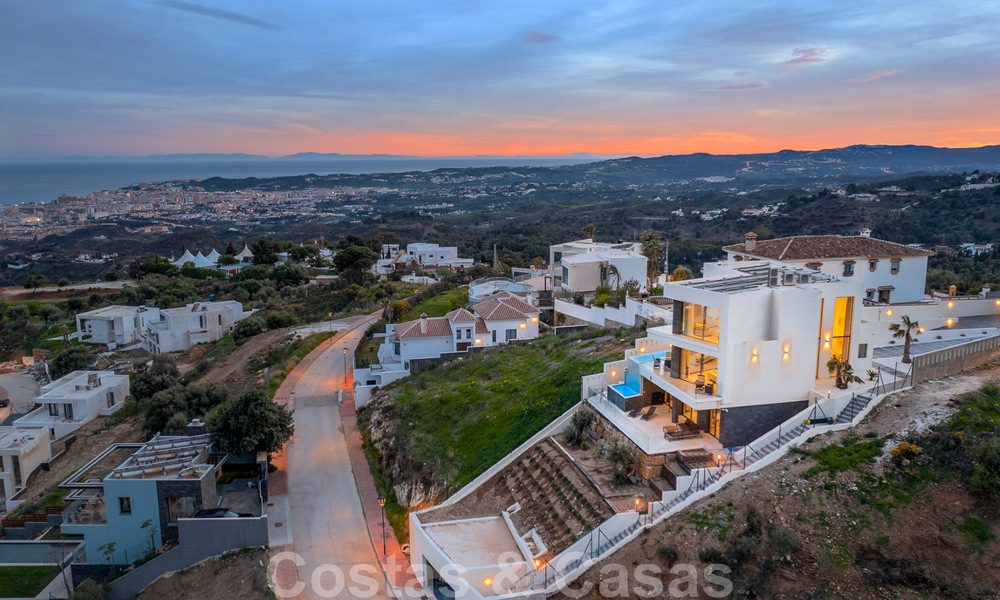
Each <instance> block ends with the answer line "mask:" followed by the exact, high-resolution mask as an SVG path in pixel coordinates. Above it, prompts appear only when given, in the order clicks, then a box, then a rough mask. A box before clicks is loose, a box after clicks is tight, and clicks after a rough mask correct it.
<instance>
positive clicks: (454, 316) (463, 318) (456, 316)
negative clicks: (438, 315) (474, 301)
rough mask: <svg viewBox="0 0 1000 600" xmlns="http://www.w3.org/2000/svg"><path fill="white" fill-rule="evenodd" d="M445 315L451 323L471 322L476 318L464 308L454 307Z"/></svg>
mask: <svg viewBox="0 0 1000 600" xmlns="http://www.w3.org/2000/svg"><path fill="white" fill-rule="evenodd" d="M445 316H446V317H448V320H449V321H451V322H452V323H471V322H473V321H475V320H476V315H474V314H472V313H470V312H469V311H467V310H465V309H464V308H456V309H455V310H453V311H451V312H450V313H448V314H446V315H445Z"/></svg>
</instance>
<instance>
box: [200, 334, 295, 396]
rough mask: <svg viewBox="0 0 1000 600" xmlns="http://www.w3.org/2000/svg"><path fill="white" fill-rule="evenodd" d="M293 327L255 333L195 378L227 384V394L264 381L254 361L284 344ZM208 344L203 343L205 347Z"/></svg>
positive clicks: (238, 391) (259, 359)
mask: <svg viewBox="0 0 1000 600" xmlns="http://www.w3.org/2000/svg"><path fill="white" fill-rule="evenodd" d="M295 329H296V328H295V327H286V328H283V329H275V330H273V331H265V332H264V333H262V334H260V335H256V336H254V337H253V338H251V339H250V340H248V341H247V342H245V343H243V344H242V345H241V346H238V347H237V348H236V349H235V350H233V351H232V352H231V353H230V354H228V355H226V356H224V357H223V358H222V359H221V360H219V361H218V362H216V363H214V364H213V365H212V366H211V367H209V369H208V371H206V372H205V374H204V375H202V376H201V377H200V378H199V380H198V381H199V382H202V383H219V384H221V385H223V386H224V387H225V388H226V390H227V391H228V392H229V396H230V397H235V396H239V395H240V394H242V393H243V392H245V391H247V390H248V389H250V388H252V387H257V386H260V385H263V383H264V374H263V373H262V372H257V369H256V367H255V365H263V364H264V360H265V358H266V357H267V353H268V352H270V351H272V350H274V349H276V348H279V347H280V346H281V345H282V344H284V343H285V341H287V340H288V338H289V336H290V335H292V333H293V332H294V331H295ZM209 347H210V346H207V345H206V351H207V349H208V348H209ZM195 363H197V360H195ZM192 366H193V365H192ZM189 368H190V367H189Z"/></svg>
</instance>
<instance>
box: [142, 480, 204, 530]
mask: <svg viewBox="0 0 1000 600" xmlns="http://www.w3.org/2000/svg"><path fill="white" fill-rule="evenodd" d="M215 479H216V478H215V473H210V474H209V475H207V476H205V477H204V478H203V479H201V480H200V481H199V480H166V481H158V482H156V498H157V502H158V503H159V505H160V531H161V532H166V531H167V524H168V523H169V521H170V505H169V504H168V503H167V499H168V498H185V497H193V498H196V499H197V500H196V501H195V510H201V509H203V508H215V506H216V504H218V501H219V494H218V491H217V490H216V486H215ZM192 516H193V515H192ZM164 537H166V535H165V534H164Z"/></svg>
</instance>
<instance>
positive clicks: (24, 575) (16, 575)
mask: <svg viewBox="0 0 1000 600" xmlns="http://www.w3.org/2000/svg"><path fill="white" fill-rule="evenodd" d="M58 576H59V569H58V567H54V566H52V567H20V566H18V567H0V598H34V597H35V596H37V595H38V594H39V593H40V592H41V591H42V590H43V589H45V586H47V585H48V584H49V582H50V581H52V580H53V579H55V578H56V577H58Z"/></svg>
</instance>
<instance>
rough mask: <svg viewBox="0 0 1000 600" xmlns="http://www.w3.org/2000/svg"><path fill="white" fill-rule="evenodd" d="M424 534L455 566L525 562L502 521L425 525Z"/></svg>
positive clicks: (494, 518) (491, 518)
mask: <svg viewBox="0 0 1000 600" xmlns="http://www.w3.org/2000/svg"><path fill="white" fill-rule="evenodd" d="M423 527H424V530H425V531H426V532H427V534H428V535H430V537H431V539H433V540H434V543H435V544H437V545H438V547H439V548H441V550H442V551H443V552H444V553H445V554H447V555H448V558H450V559H451V560H452V561H453V562H454V563H455V564H460V565H462V566H464V567H485V566H492V565H499V564H502V563H504V562H509V561H510V559H511V557H512V554H511V553H513V556H515V557H517V558H520V559H521V560H530V559H526V558H525V557H524V555H523V553H522V552H521V549H520V548H519V547H518V545H517V542H516V541H515V540H514V535H513V534H512V533H511V532H510V528H509V527H507V523H506V522H505V521H504V520H503V518H502V517H499V516H496V517H482V518H478V519H464V520H460V521H445V522H442V523H429V524H425V525H424V526H423Z"/></svg>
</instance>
